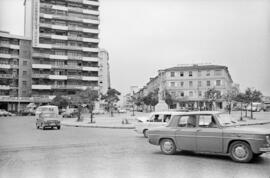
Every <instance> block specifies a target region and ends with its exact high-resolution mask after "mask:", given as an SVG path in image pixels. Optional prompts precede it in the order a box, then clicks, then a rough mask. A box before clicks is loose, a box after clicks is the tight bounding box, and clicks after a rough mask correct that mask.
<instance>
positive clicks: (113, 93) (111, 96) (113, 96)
mask: <svg viewBox="0 0 270 178" xmlns="http://www.w3.org/2000/svg"><path fill="white" fill-rule="evenodd" d="M120 95H121V93H120V92H119V91H117V90H116V89H113V88H109V89H108V91H107V93H106V94H105V95H102V96H101V99H102V100H104V101H105V102H106V104H107V107H106V108H107V109H108V111H109V112H110V113H111V116H112V117H113V110H114V109H115V108H114V107H115V103H117V102H118V101H119V97H118V96H120Z"/></svg>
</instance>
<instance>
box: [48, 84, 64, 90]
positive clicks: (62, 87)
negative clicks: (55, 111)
mask: <svg viewBox="0 0 270 178" xmlns="http://www.w3.org/2000/svg"><path fill="white" fill-rule="evenodd" d="M51 87H52V89H62V90H63V89H66V85H52V86H51Z"/></svg>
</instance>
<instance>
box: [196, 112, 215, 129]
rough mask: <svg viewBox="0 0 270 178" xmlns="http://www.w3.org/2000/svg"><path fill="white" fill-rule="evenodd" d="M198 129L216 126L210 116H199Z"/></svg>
mask: <svg viewBox="0 0 270 178" xmlns="http://www.w3.org/2000/svg"><path fill="white" fill-rule="evenodd" d="M199 127H203V128H216V127H217V124H216V121H215V119H214V118H213V116H212V115H199Z"/></svg>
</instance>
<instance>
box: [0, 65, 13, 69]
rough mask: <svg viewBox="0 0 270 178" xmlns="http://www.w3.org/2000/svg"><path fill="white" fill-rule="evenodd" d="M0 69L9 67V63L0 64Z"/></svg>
mask: <svg viewBox="0 0 270 178" xmlns="http://www.w3.org/2000/svg"><path fill="white" fill-rule="evenodd" d="M0 68H1V69H10V68H11V65H10V64H0Z"/></svg>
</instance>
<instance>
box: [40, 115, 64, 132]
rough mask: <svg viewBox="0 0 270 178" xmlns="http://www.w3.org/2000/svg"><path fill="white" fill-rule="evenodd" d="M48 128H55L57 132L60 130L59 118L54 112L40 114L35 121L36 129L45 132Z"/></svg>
mask: <svg viewBox="0 0 270 178" xmlns="http://www.w3.org/2000/svg"><path fill="white" fill-rule="evenodd" d="M48 127H50V128H54V127H56V128H57V129H58V130H59V129H60V128H61V122H60V116H59V115H58V114H56V113H55V112H42V113H40V114H39V116H38V118H37V120H36V128H37V129H43V130H45V128H48Z"/></svg>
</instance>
